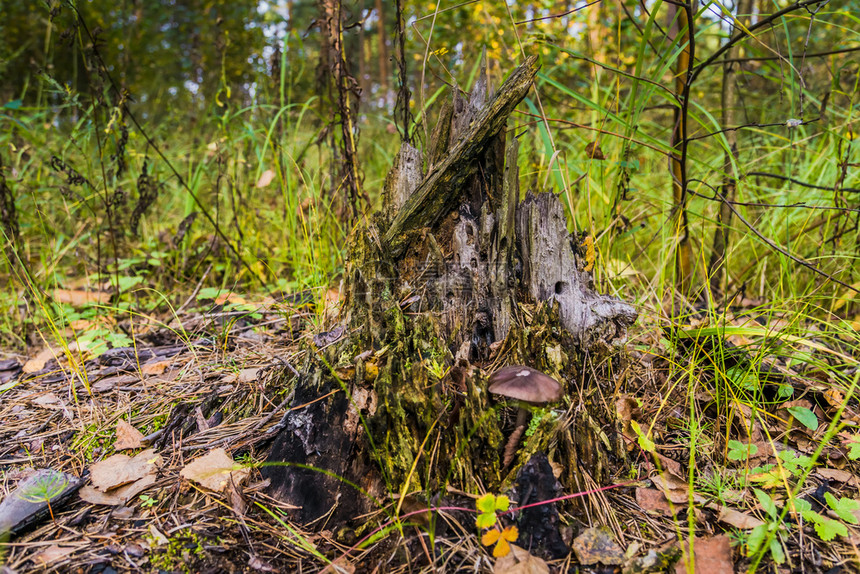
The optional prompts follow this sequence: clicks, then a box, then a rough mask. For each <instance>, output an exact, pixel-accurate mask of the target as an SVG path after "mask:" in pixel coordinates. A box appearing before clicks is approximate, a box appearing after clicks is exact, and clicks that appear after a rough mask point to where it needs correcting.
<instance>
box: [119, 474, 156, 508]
mask: <svg viewBox="0 0 860 574" xmlns="http://www.w3.org/2000/svg"><path fill="white" fill-rule="evenodd" d="M153 484H155V475H154V474H147V475H146V476H144V477H143V478H140V479H138V480H135V481H134V482H132V483H131V484H126V485H125V486H120V487H119V488H115V489H113V490H112V491H111V494H113V495H114V496H118V497H119V498H121V499H122V500H123V504H124V503H126V502H128V501H129V500H131V499H133V498H135V497H136V496H137V495H138V494H140V493H141V492H143V491H144V490H146V489H147V488H149V487H150V486H152V485H153Z"/></svg>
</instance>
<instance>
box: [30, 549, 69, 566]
mask: <svg viewBox="0 0 860 574" xmlns="http://www.w3.org/2000/svg"><path fill="white" fill-rule="evenodd" d="M76 549H77V547H75V546H59V545H58V544H52V545H50V546H48V547H47V548H45V549H44V550H42V551H41V552H39V553H37V554H36V555H35V556H33V558H32V560H33V562H35V563H36V564H39V565H40V566H46V565H48V564H50V563H51V562H57V561H58V560H62V559H64V558H67V557H68V556H69V555H71V554H72V552H74V551H75V550H76Z"/></svg>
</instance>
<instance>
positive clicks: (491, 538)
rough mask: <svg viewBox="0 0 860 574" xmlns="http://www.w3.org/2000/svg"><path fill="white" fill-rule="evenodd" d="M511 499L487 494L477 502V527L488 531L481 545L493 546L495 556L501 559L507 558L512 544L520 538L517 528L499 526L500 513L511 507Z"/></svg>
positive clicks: (482, 537) (482, 538)
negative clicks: (502, 557)
mask: <svg viewBox="0 0 860 574" xmlns="http://www.w3.org/2000/svg"><path fill="white" fill-rule="evenodd" d="M510 503H511V501H510V499H508V497H507V496H505V495H500V496H495V495H493V494H485V495H484V496H482V497H481V498H479V499H478V500H477V501H476V502H475V506H476V507H477V508H478V518H477V519H475V525H476V526H477V527H478V528H480V529H482V530H486V532H484V534H483V535H482V536H481V544H483V545H484V546H493V545H495V547H494V548H493V556H494V557H496V558H499V557H501V556H506V555H507V554H508V553H509V552H510V551H511V544H510V543H511V542H513V541H515V540H516V539H517V537H518V536H519V531H518V530H517V527H516V526H506V527H505V528H500V527H499V524H498V513H499V512H507V511H508V508H509V507H510Z"/></svg>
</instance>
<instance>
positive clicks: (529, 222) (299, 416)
mask: <svg viewBox="0 0 860 574" xmlns="http://www.w3.org/2000/svg"><path fill="white" fill-rule="evenodd" d="M537 71H538V63H537V60H536V58H534V57H532V58H529V59H528V60H526V62H525V63H524V64H522V65H521V66H520V67H519V68H518V69H517V70H515V71H514V72H513V73H512V74H511V75H510V76H509V77H508V79H507V80H506V81H505V83H504V84H503V85H502V86H501V88H499V90H498V91H496V92H495V94H494V95H491V90H490V89H489V86H488V84H487V79H486V70H485V69H483V71H482V74H481V76H480V79H479V80H478V82H477V83H476V87H475V90H474V92H473V93H472V95H471V96H470V97H469V98H468V100H467V99H466V98H464V97H461V95H460V94H459V93H458V92H455V94H454V97H453V99H452V101H451V102H450V103H449V104H447V105H446V106H445V107H444V108H443V111H442V112H441V113H440V125H437V127H436V129H435V130H434V131H433V136H432V138H431V141H430V142H429V143H428V156H429V157H428V160H427V161H428V166H429V167H428V172H427V173H426V174H424V171H423V164H424V158H423V154H422V153H421V152H420V151H419V150H417V149H416V148H413V147H412V146H410V145H409V144H404V145H403V147H402V149H401V151H400V153H399V154H398V156H397V158H396V159H395V162H394V165H393V167H392V170H391V172H390V173H389V175H388V177H387V178H386V181H385V189H384V195H383V197H384V206H383V210H382V211H381V212H380V213H377V214H376V215H374V216H373V217H371V218H369V219H368V220H367V221H366V222H365V223H364V224H363V225H360V226H359V227H357V228H356V229H355V230H354V232H353V233H352V234H351V236H350V240H349V245H348V246H347V250H348V253H349V255H348V261H347V265H346V269H345V272H344V278H343V284H342V309H341V313H340V315H339V317H338V320H337V323H336V324H334V325H332V326H331V327H332V328H331V329H330V330H329V331H327V332H325V333H321V334H318V335H317V336H316V337H315V338H314V345H313V346H312V347H311V348H310V349H309V353H308V357H309V359H308V361H307V364H306V365H305V366H304V368H303V374H302V377H301V379H300V381H299V382H298V383H297V384H296V387H295V389H294V390H293V392H294V398H293V401H292V403H293V404H294V405H296V406H295V407H294V408H295V410H294V411H290V413H289V414H288V415H287V417H286V418H285V421H284V425H285V427H284V430H283V431H281V433H280V434H279V436H278V437H277V439H276V440H275V444H274V446H273V449H272V453H271V455H270V457H269V462H270V463H272V465H271V466H267V467H266V468H265V469H264V472H265V474H266V475H267V476H268V477H269V478H271V480H272V490H273V492H274V494H275V495H276V496H278V497H279V498H281V499H282V500H285V501H286V502H289V503H291V504H295V505H297V506H301V509H300V510H298V511H297V516H296V518H297V519H299V520H301V521H303V522H309V521H312V520H315V519H317V518H320V517H321V516H326V515H329V516H330V517H331V518H332V519H333V520H346V519H349V518H352V517H355V516H357V515H359V514H362V513H363V512H367V511H368V510H370V508H371V507H372V506H374V505H376V504H378V501H379V500H380V499H382V498H384V496H385V495H386V494H387V493H398V492H401V493H402V492H407V491H409V492H411V491H414V490H421V491H424V492H430V493H442V494H443V495H444V493H445V491H446V487H447V486H449V485H455V486H457V487H459V488H464V489H474V486H475V485H476V484H479V483H480V484H483V485H485V486H486V487H487V488H489V489H496V490H499V489H501V488H502V487H503V486H504V485H505V484H509V483H510V481H511V480H512V478H513V476H514V474H515V473H516V470H517V469H518V467H519V466H520V464H521V463H522V462H524V461H525V460H527V459H528V458H529V456H530V455H531V454H533V453H535V452H537V451H542V450H547V449H548V448H549V447H550V445H553V447H552V448H553V449H554V451H555V456H556V457H557V458H558V459H559V460H563V461H565V465H564V466H565V474H564V477H563V478H564V480H565V481H566V482H567V483H568V484H570V485H572V486H574V487H576V485H579V484H582V481H580V479H579V478H580V473H582V472H588V473H590V474H591V475H592V476H594V477H595V478H596V479H597V480H598V481H599V480H602V479H605V478H606V472H607V470H608V468H609V467H610V465H611V464H612V463H613V461H615V462H617V461H616V460H615V459H616V458H617V457H623V456H624V449H623V446H622V445H621V443H620V441H619V440H618V438H619V437H618V436H617V435H615V434H614V433H612V432H604V430H601V429H606V428H610V429H611V428H613V423H614V414H613V413H609V412H606V409H605V408H604V407H603V406H602V405H603V404H604V403H603V402H602V401H600V400H598V399H597V398H596V397H597V396H598V394H599V393H596V391H597V389H596V388H595V389H593V390H585V391H584V392H582V394H581V396H582V397H583V400H584V401H585V404H584V405H583V408H582V409H572V411H576V412H577V414H576V416H577V417H580V418H579V419H578V420H577V421H574V423H573V424H565V425H561V424H558V423H557V422H556V420H555V419H554V418H552V417H549V418H545V419H540V422H539V423H538V424H537V429H536V431H535V432H534V433H533V434H531V436H529V437H528V438H527V440H525V441H524V442H523V443H522V444H521V445H520V447H519V449H518V451H517V453H515V456H514V462H515V463H514V464H513V465H512V466H511V467H510V468H505V465H503V464H502V462H503V461H502V458H503V455H504V453H503V447H504V444H505V442H506V440H505V439H506V437H507V434H509V431H506V432H503V430H505V429H504V427H505V423H500V422H499V420H498V419H497V417H496V411H495V410H494V408H493V405H492V403H493V402H495V401H491V400H490V397H489V396H488V393H487V390H486V380H485V375H484V373H483V371H482V370H481V368H479V367H482V368H484V369H487V372H488V373H489V372H490V371H491V370H492V369H491V365H496V366H498V365H501V364H503V363H514V364H527V365H529V366H532V367H534V368H537V369H540V370H543V371H544V372H547V373H549V374H551V375H552V376H554V377H556V378H557V379H558V380H559V381H562V382H563V383H564V384H565V385H566V386H567V389H568V391H569V392H571V394H572V392H573V390H574V384H575V382H578V381H581V380H583V378H584V375H583V373H584V372H585V370H584V369H583V366H584V361H583V357H584V356H585V354H589V355H590V356H606V355H607V354H609V353H611V352H612V351H613V349H614V348H616V347H617V345H618V344H619V343H621V342H623V341H624V339H625V337H626V329H627V327H628V326H629V325H630V324H632V322H633V321H634V320H635V317H636V313H635V311H634V310H633V308H632V307H630V306H629V305H627V304H626V303H623V302H622V301H619V300H617V299H615V298H612V297H608V296H605V295H600V294H598V293H596V292H595V291H594V290H593V283H592V278H591V275H590V273H589V272H587V271H585V269H586V268H587V267H589V265H588V262H587V261H586V260H585V256H584V249H582V247H581V242H582V239H583V238H582V237H580V236H578V235H575V234H573V235H571V234H568V232H567V221H566V218H565V216H564V211H563V208H562V205H561V202H560V201H559V200H558V198H557V197H556V196H555V195H553V194H552V193H534V192H529V193H527V194H526V197H525V200H523V201H520V188H519V173H518V169H517V163H516V160H517V152H518V143H517V141H516V139H510V141H508V137H507V133H506V131H505V124H506V121H507V118H508V116H509V115H510V113H511V112H512V111H513V109H514V107H516V105H517V104H518V103H519V102H520V101H521V100H522V99H523V98H524V97H525V95H526V93H527V92H528V90H529V87H530V86H531V84H532V82H533V80H534V78H535V76H536V74H537ZM588 373H589V377H590V373H591V370H590V369H589V370H588ZM590 397H594V400H593V401H592V399H591V398H590ZM565 400H566V401H568V402H571V401H572V399H571V398H570V397H568V398H567V399H565ZM580 411H586V412H584V413H581V412H580ZM583 417H584V418H583ZM508 426H509V425H508ZM511 430H512V429H511ZM296 465H300V466H296ZM311 467H313V468H311ZM321 471H322V472H321Z"/></svg>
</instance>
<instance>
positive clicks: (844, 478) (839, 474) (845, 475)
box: [815, 468, 857, 486]
mask: <svg viewBox="0 0 860 574" xmlns="http://www.w3.org/2000/svg"><path fill="white" fill-rule="evenodd" d="M815 472H816V474H818V476H820V477H822V478H826V479H827V480H835V481H836V482H844V483H847V484H850V485H851V486H856V485H857V477H855V476H854V475H853V474H851V473H850V472H848V471H847V470H838V469H835V468H816V469H815Z"/></svg>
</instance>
